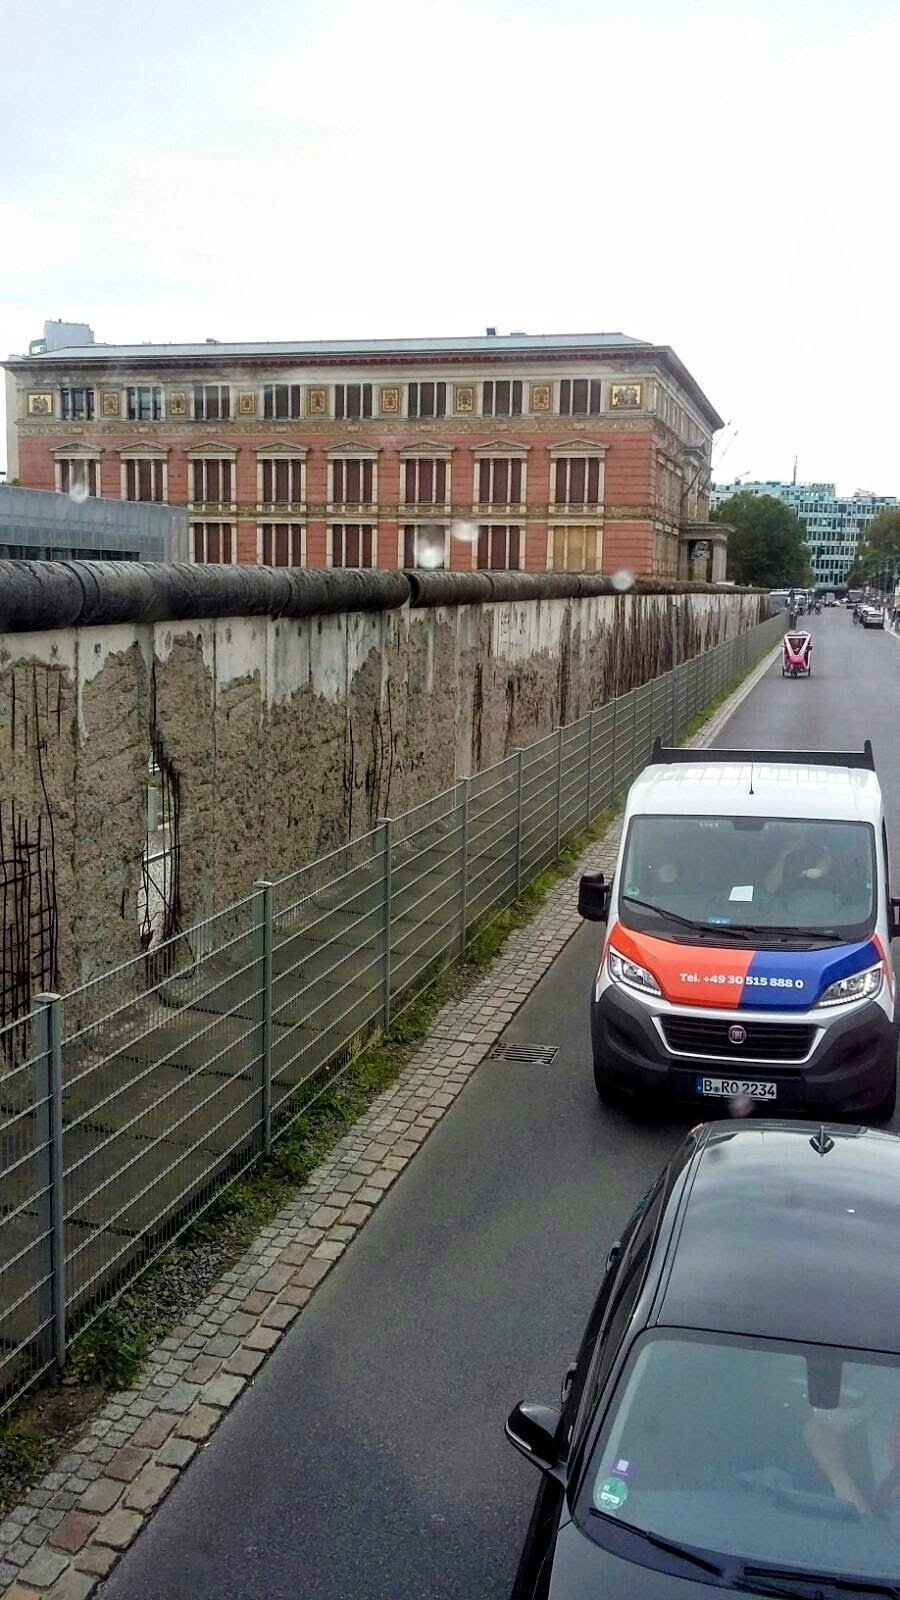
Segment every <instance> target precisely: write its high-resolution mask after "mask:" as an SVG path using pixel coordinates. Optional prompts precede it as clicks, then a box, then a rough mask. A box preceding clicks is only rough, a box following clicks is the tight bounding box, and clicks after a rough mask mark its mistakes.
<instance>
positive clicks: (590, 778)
mask: <svg viewBox="0 0 900 1600" xmlns="http://www.w3.org/2000/svg"><path fill="white" fill-rule="evenodd" d="M593 788H594V707H593V706H591V709H590V711H589V712H588V769H587V803H586V805H585V811H584V825H585V827H586V828H589V827H590V825H591V817H592V816H593V814H594V813H593V802H594V796H593Z"/></svg>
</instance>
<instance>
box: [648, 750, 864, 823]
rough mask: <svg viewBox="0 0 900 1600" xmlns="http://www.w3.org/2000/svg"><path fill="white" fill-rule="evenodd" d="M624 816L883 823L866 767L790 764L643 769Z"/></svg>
mask: <svg viewBox="0 0 900 1600" xmlns="http://www.w3.org/2000/svg"><path fill="white" fill-rule="evenodd" d="M628 815H629V816H634V815H642V816H644V815H650V816H673V815H674V816H686V817H697V816H717V817H729V816H731V817H745V816H758V817H800V818H803V819H804V820H809V819H812V818H815V819H816V820H818V821H826V820H827V821H833V822H837V821H840V822H871V823H873V824H878V823H880V820H881V789H880V786H879V783H878V779H877V777H876V775H875V773H874V772H871V771H868V770H866V769H865V768H864V767H840V766H821V767H820V766H810V765H809V764H808V763H805V764H803V763H800V762H797V763H796V764H795V763H794V762H791V761H779V762H777V763H776V762H772V763H771V764H770V765H765V764H764V763H763V762H754V763H753V765H752V766H751V765H750V763H749V761H748V762H747V764H746V765H745V764H744V763H743V762H729V763H725V762H717V761H716V759H715V751H710V759H709V762H708V763H706V762H697V763H695V762H689V763H685V765H684V766H680V765H678V764H677V763H676V764H675V765H673V766H650V767H646V768H645V769H644V771H643V773H642V774H641V776H640V777H639V778H638V779H636V781H635V783H634V784H633V785H632V788H631V792H630V794H629V797H628Z"/></svg>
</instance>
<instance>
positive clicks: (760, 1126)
mask: <svg viewBox="0 0 900 1600" xmlns="http://www.w3.org/2000/svg"><path fill="white" fill-rule="evenodd" d="M686 1189H687V1200H686V1202H685V1205H684V1209H683V1212H682V1215H681V1223H680V1226H679V1227H677V1229H676V1233H675V1238H674V1241H673V1243H672V1245H670V1247H669V1251H668V1254H667V1260H666V1262H665V1264H664V1265H663V1268H662V1275H661V1280H660V1281H661V1288H660V1290H659V1291H658V1293H657V1296H656V1306H657V1309H656V1312H655V1314H654V1316H653V1318H652V1320H653V1321H654V1322H655V1323H656V1324H657V1325H660V1326H668V1327H681V1328H698V1329H711V1330H712V1329H714V1330H717V1331H719V1332H723V1333H739V1334H740V1333H743V1334H757V1335H761V1336H764V1337H769V1338H773V1339H800V1340H807V1341H810V1342H813V1343H822V1344H835V1345H850V1346H855V1347H856V1348H860V1349H869V1350H884V1351H893V1352H896V1353H898V1354H900V1271H898V1267H900V1139H898V1138H897V1137H896V1136H895V1135H893V1134H890V1133H882V1132H880V1131H878V1130H876V1129H872V1128H861V1127H849V1126H842V1125H840V1124H830V1123H826V1124H820V1123H814V1122H778V1121H775V1120H766V1121H760V1122H756V1123H746V1124H741V1125H737V1126H736V1125H735V1124H734V1123H726V1122H716V1123H711V1124H709V1125H708V1126H707V1127H706V1128H705V1129H703V1130H702V1132H701V1133H700V1136H699V1139H698V1146H697V1152H696V1154H695V1156H694V1160H693V1165H692V1171H691V1174H690V1176H689V1178H688V1182H687V1185H686Z"/></svg>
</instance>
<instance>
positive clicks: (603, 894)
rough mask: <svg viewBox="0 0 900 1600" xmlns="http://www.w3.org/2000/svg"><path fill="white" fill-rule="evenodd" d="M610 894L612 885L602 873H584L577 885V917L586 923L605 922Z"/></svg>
mask: <svg viewBox="0 0 900 1600" xmlns="http://www.w3.org/2000/svg"><path fill="white" fill-rule="evenodd" d="M611 894H612V884H610V883H607V882H606V879H605V878H604V876H603V873H602V872H586V873H585V874H584V876H583V878H582V879H581V882H580V883H579V885H578V915H579V916H580V917H584V918H585V920H586V921H587V922H605V921H606V919H607V917H608V916H609V902H610V897H611Z"/></svg>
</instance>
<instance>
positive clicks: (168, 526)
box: [0, 484, 189, 561]
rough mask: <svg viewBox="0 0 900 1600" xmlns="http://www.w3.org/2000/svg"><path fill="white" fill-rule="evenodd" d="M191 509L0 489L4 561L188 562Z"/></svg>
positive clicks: (0, 553) (1, 557) (9, 487)
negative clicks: (188, 518)
mask: <svg viewBox="0 0 900 1600" xmlns="http://www.w3.org/2000/svg"><path fill="white" fill-rule="evenodd" d="M188 549H189V546H188V525H187V512H186V511H185V510H184V509H183V508H182V507H180V506H153V505H127V504H123V503H122V501H121V500H100V499H95V498H92V497H90V496H87V495H75V496H73V495H68V494H53V493H52V492H50V493H47V492H45V491H42V490H40V489H19V488H16V487H15V486H14V485H11V484H4V485H3V486H2V487H0V561H97V560H102V561H186V560H187V559H188Z"/></svg>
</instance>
